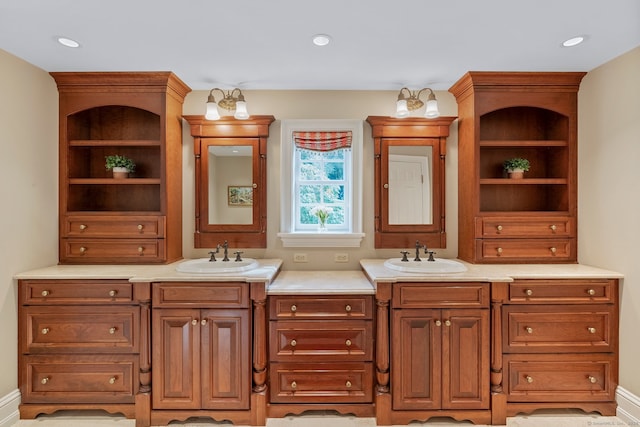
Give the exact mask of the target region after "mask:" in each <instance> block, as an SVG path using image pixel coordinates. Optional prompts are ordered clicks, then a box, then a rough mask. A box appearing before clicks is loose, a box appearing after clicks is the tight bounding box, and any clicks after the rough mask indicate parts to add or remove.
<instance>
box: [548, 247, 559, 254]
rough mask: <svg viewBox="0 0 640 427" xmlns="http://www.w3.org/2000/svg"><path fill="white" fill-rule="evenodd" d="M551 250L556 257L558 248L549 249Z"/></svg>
mask: <svg viewBox="0 0 640 427" xmlns="http://www.w3.org/2000/svg"><path fill="white" fill-rule="evenodd" d="M549 250H550V251H551V253H552V254H554V255H555V254H556V252H557V251H558V250H557V249H556V248H553V247H551V248H549Z"/></svg>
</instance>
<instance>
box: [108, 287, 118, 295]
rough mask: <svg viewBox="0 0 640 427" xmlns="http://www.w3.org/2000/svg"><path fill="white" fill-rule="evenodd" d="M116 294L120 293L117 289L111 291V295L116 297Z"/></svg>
mask: <svg viewBox="0 0 640 427" xmlns="http://www.w3.org/2000/svg"><path fill="white" fill-rule="evenodd" d="M116 295H118V291H116V290H115V289H112V290H110V291H109V296H110V297H115V296H116Z"/></svg>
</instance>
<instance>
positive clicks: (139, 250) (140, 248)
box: [138, 246, 144, 254]
mask: <svg viewBox="0 0 640 427" xmlns="http://www.w3.org/2000/svg"><path fill="white" fill-rule="evenodd" d="M143 252H144V247H143V246H138V253H139V254H142V253H143Z"/></svg>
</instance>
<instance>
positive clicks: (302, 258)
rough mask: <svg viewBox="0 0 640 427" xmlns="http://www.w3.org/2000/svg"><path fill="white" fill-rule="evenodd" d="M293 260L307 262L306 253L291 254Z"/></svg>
mask: <svg viewBox="0 0 640 427" xmlns="http://www.w3.org/2000/svg"><path fill="white" fill-rule="evenodd" d="M293 262H309V259H307V254H302V253H297V254H293Z"/></svg>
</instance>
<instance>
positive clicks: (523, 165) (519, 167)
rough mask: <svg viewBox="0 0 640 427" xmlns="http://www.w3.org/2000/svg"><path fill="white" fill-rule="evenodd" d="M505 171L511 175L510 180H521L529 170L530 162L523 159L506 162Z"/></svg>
mask: <svg viewBox="0 0 640 427" xmlns="http://www.w3.org/2000/svg"><path fill="white" fill-rule="evenodd" d="M502 166H503V167H504V170H505V171H507V173H508V174H509V178H512V179H521V178H522V177H524V173H525V172H526V171H528V170H529V167H530V165H529V160H527V159H523V158H521V157H514V158H513V159H508V160H505V161H504V163H503V164H502Z"/></svg>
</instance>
